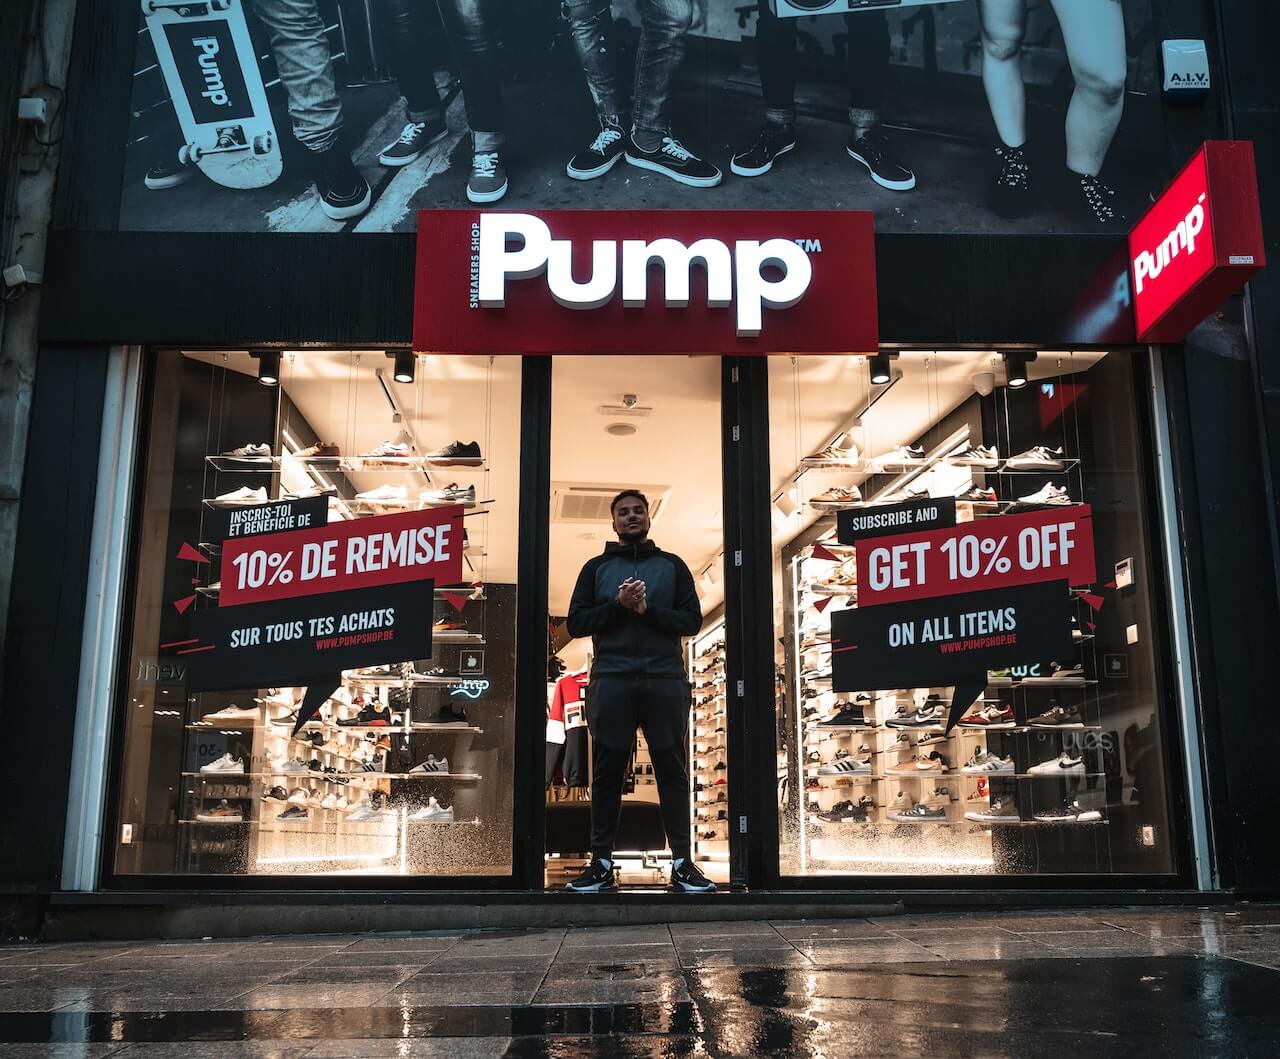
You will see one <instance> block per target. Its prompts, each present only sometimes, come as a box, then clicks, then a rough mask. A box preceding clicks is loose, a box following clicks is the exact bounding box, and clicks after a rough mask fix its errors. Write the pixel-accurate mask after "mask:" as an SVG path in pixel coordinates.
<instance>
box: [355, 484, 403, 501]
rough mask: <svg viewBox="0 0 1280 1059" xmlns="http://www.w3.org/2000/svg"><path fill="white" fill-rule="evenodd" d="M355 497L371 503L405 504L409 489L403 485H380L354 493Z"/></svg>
mask: <svg viewBox="0 0 1280 1059" xmlns="http://www.w3.org/2000/svg"><path fill="white" fill-rule="evenodd" d="M356 499H357V500H364V501H366V502H368V503H371V504H407V503H408V502H409V491H408V490H407V489H406V488H405V487H404V486H403V485H380V486H378V488H376V489H366V490H365V491H364V492H363V493H356Z"/></svg>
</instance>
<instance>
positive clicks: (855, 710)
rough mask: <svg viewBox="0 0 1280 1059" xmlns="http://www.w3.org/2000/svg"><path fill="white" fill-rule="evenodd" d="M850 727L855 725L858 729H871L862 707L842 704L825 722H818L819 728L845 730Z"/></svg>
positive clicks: (850, 703)
mask: <svg viewBox="0 0 1280 1059" xmlns="http://www.w3.org/2000/svg"><path fill="white" fill-rule="evenodd" d="M850 725H855V726H857V727H859V728H870V727H872V726H871V725H870V724H869V723H868V722H867V718H866V716H865V715H864V714H863V712H862V707H861V706H855V705H854V704H853V703H852V702H842V703H841V704H840V709H839V710H837V711H836V712H835V713H834V714H833V715H832V716H830V717H828V718H827V719H826V720H825V721H819V722H818V727H819V728H845V727H848V726H850Z"/></svg>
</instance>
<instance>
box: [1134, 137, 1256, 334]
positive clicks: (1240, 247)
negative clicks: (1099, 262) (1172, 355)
mask: <svg viewBox="0 0 1280 1059" xmlns="http://www.w3.org/2000/svg"><path fill="white" fill-rule="evenodd" d="M1265 264H1266V255H1265V252H1264V250H1263V242H1262V214H1261V211H1260V209H1259V206H1258V178H1257V173H1256V171H1255V168H1254V161H1253V144H1252V143H1250V142H1248V141H1247V140H1209V141H1207V142H1206V143H1205V144H1204V145H1203V146H1202V147H1201V148H1200V150H1199V151H1197V152H1196V153H1195V155H1194V156H1193V157H1192V159H1191V161H1189V162H1188V163H1187V164H1186V165H1185V166H1184V167H1183V168H1182V171H1181V172H1180V173H1178V175H1177V176H1176V177H1174V178H1173V182H1172V183H1171V184H1170V185H1169V186H1168V187H1167V188H1166V189H1165V191H1164V193H1163V194H1162V195H1161V196H1160V197H1159V198H1158V199H1156V201H1155V202H1154V203H1153V204H1152V205H1151V207H1150V208H1149V209H1148V210H1147V212H1146V213H1145V214H1143V216H1142V219H1141V220H1139V221H1138V223H1137V224H1135V225H1134V226H1133V230H1132V231H1131V232H1130V233H1129V272H1130V279H1131V281H1132V284H1133V305H1134V315H1135V317H1136V320H1137V329H1138V340H1139V341H1141V342H1180V341H1182V339H1184V338H1185V337H1186V336H1187V333H1188V332H1189V331H1190V330H1191V329H1192V328H1193V327H1195V325H1196V324H1198V323H1199V322H1200V321H1201V320H1203V319H1204V318H1205V317H1206V316H1208V315H1209V314H1210V313H1211V312H1213V311H1214V310H1215V309H1216V308H1217V307H1218V306H1219V305H1221V304H1222V302H1223V300H1224V299H1225V298H1227V297H1228V296H1229V295H1230V294H1232V293H1233V292H1235V291H1237V290H1239V289H1240V287H1241V286H1243V285H1244V283H1245V281H1246V280H1247V279H1248V278H1249V277H1250V276H1251V275H1253V273H1255V272H1257V271H1258V270H1259V269H1260V268H1262V267H1263V265H1265Z"/></svg>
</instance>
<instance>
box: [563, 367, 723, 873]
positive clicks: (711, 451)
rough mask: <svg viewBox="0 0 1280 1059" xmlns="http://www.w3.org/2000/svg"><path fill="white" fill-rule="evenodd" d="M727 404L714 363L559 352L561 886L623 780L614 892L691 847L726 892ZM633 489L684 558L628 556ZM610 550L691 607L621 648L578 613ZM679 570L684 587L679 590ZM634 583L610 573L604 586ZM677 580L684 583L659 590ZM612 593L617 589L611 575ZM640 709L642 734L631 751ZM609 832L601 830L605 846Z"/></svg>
mask: <svg viewBox="0 0 1280 1059" xmlns="http://www.w3.org/2000/svg"><path fill="white" fill-rule="evenodd" d="M720 405H721V364H720V358H719V357H710V356H707V357H676V356H616V357H608V356H561V357H556V358H554V361H553V368H552V427H551V506H550V513H551V514H550V560H549V563H550V565H549V592H548V628H549V636H550V644H549V653H548V670H547V726H546V751H547V753H546V773H545V777H544V779H545V788H546V883H547V885H548V886H549V887H558V886H562V885H563V884H565V883H566V882H567V881H568V880H570V879H572V878H573V877H575V876H576V875H577V874H578V873H579V871H580V870H581V868H582V866H583V865H584V864H585V863H586V862H587V860H588V859H589V858H590V856H591V853H592V852H593V850H592V846H593V836H592V821H591V798H592V793H593V791H594V792H595V795H596V798H597V800H602V799H603V800H605V801H610V802H611V801H612V798H613V797H616V794H611V793H610V792H611V791H616V789H617V787H618V786H619V785H620V786H621V791H622V796H621V810H620V813H619V816H618V826H617V830H616V833H615V834H614V835H613V836H612V842H611V843H610V844H611V845H612V852H613V854H614V856H613V861H614V863H615V864H616V866H617V868H618V873H617V874H618V882H619V885H621V886H623V887H644V886H665V885H666V884H667V881H668V879H669V875H670V868H671V864H672V858H673V854H674V855H675V856H677V857H678V856H680V855H681V854H682V852H683V850H684V848H686V847H687V848H688V850H689V855H690V856H691V859H692V860H693V861H694V862H695V863H696V864H697V865H698V866H699V868H700V869H701V870H702V871H703V872H704V873H705V874H706V875H707V877H708V878H710V879H712V880H713V881H715V882H717V883H720V884H724V883H727V882H728V881H729V841H728V839H729V834H728V831H729V825H728V821H729V817H730V812H729V803H728V789H729V788H728V776H729V767H728V765H729V763H728V760H727V755H726V747H727V745H728V744H727V739H726V736H727V717H726V700H725V694H724V691H725V684H724V681H725V657H724V656H725V636H724V623H725V615H724V575H723V561H724V533H723V506H724V501H723V489H722V480H721V430H722V426H721V414H720ZM624 490H635V491H637V492H639V493H640V494H642V496H643V499H644V500H645V501H647V505H646V506H647V511H648V516H649V520H650V523H651V527H650V530H649V533H648V539H649V540H650V541H652V542H653V544H654V545H656V546H657V548H658V549H660V552H661V553H667V555H668V556H676V557H678V559H679V562H678V563H676V562H672V561H669V560H664V559H659V560H657V561H655V560H653V559H652V558H646V556H645V551H644V549H641V550H640V551H639V552H637V550H636V549H635V548H634V547H633V548H629V549H625V554H622V553H620V552H619V550H618V545H619V543H620V542H619V536H618V534H617V533H616V532H615V530H614V522H613V516H612V513H611V509H612V507H613V502H614V500H615V498H616V497H617V496H618V495H619V494H620V493H622V492H623V491H624ZM630 499H631V502H632V503H633V504H634V503H635V498H634V497H632V498H630ZM611 546H612V547H611ZM606 550H609V551H610V552H611V553H612V554H614V555H618V554H622V558H623V559H624V560H625V561H624V563H623V565H625V564H626V563H633V564H635V570H636V573H637V576H638V577H639V578H640V579H642V580H643V579H646V578H647V579H649V581H651V582H653V586H652V587H651V588H648V589H647V591H648V592H650V593H652V594H653V597H651V598H655V599H656V594H657V593H659V592H662V593H663V594H664V597H666V598H664V599H663V603H664V604H670V606H671V609H672V610H678V611H679V612H680V616H679V617H669V616H668V615H666V614H661V613H660V612H658V611H656V610H655V615H651V616H650V620H649V621H647V622H645V625H644V628H643V630H640V629H639V626H638V624H637V630H638V631H640V632H641V633H642V635H641V637H640V640H641V641H642V642H639V643H638V646H637V645H630V646H629V644H630V641H628V642H627V643H622V642H620V640H619V639H618V637H617V635H616V634H617V633H618V630H619V628H620V627H619V626H617V625H616V624H613V625H611V624H610V621H609V615H608V614H605V615H603V616H602V617H601V618H600V620H598V621H592V620H570V616H571V613H578V612H580V610H581V607H580V604H581V602H582V599H581V598H580V599H579V600H578V601H577V603H575V602H574V596H575V586H587V585H588V584H589V585H590V586H592V587H591V588H588V591H591V590H593V589H594V588H596V587H598V578H596V577H595V576H594V571H595V569H596V568H597V567H598V566H600V564H601V562H603V560H600V559H598V557H600V556H602V554H603V553H605V552H606ZM637 556H638V558H637ZM593 561H595V562H593ZM584 567H586V568H587V570H588V572H587V575H586V577H585V579H584V580H583V581H582V582H580V581H579V579H580V575H582V574H583V571H584ZM684 568H687V570H688V572H689V580H683V581H682V579H683V569H684ZM626 572H627V571H623V570H621V567H620V566H617V565H616V564H614V565H610V566H608V567H605V568H604V570H603V571H602V573H601V576H602V577H605V578H606V579H607V578H608V577H614V576H615V575H618V576H620V573H626ZM668 574H670V575H671V576H672V577H673V579H674V580H673V583H672V584H670V585H662V584H661V583H660V582H662V581H663V579H664V578H665V577H666V576H667V575H668ZM621 580H625V578H622V579H621ZM690 581H691V584H690ZM607 587H609V588H610V591H612V582H610V583H609V586H607ZM690 589H691V591H689V590H690ZM582 591H583V587H579V594H581V592H582ZM600 591H603V589H600ZM662 609H663V610H667V607H666V606H664V607H663V608H662ZM695 610H696V615H695V614H694V611H695ZM575 634H576V635H575ZM668 653H670V655H671V657H667V655H668ZM676 655H678V657H676ZM668 670H670V671H671V672H670V673H668ZM593 671H594V679H595V682H596V690H595V692H594V695H596V696H600V698H599V699H593V700H592V710H593V711H594V710H596V709H597V708H599V709H601V710H602V711H607V712H608V713H609V715H610V716H611V717H613V716H615V715H617V716H620V717H625V718H626V721H620V722H619V724H620V725H621V729H612V728H611V729H610V738H611V741H613V742H615V743H617V744H618V745H617V746H615V747H610V748H609V750H610V751H611V752H610V753H607V754H605V753H602V752H601V748H599V747H596V746H594V745H593V742H592V735H591V734H590V733H589V731H588V725H587V702H588V696H589V695H592V694H593V693H592V692H591V690H590V689H591V684H592V679H593ZM605 674H613V676H612V678H610V677H608V676H606V675H605ZM672 674H674V675H675V679H674V680H673V679H672ZM686 679H687V681H688V683H687V684H686V683H685V681H686ZM619 688H621V689H622V691H621V692H618V689H619ZM673 689H676V690H675V691H674V692H673ZM606 692H607V693H608V699H609V701H608V702H607V703H606V702H605V701H604V697H605V695H606ZM615 692H618V694H620V695H621V698H619V697H618V695H616V694H615ZM673 695H674V696H675V698H678V699H679V701H674V700H673ZM690 700H691V702H690ZM690 706H691V707H692V708H691V710H690ZM632 716H634V717H635V719H637V720H638V721H640V723H641V730H640V731H638V732H637V733H636V734H635V738H634V742H633V743H631V745H630V746H629V748H627V747H626V746H625V744H626V743H628V742H629V741H630V740H631V735H630V733H629V732H625V731H624V730H625V729H626V728H629V727H630V725H629V724H628V723H627V722H629V721H630V719H631V718H632ZM686 717H687V718H688V723H687V726H686V723H685V720H684V719H685V718H686ZM675 718H678V721H677V720H675ZM673 725H675V726H676V727H673ZM593 727H594V725H593ZM659 744H663V745H659ZM684 769H687V770H688V781H687V782H685V781H684V779H683V777H682V775H681V773H682V771H683V770H684ZM597 770H598V772H597ZM619 771H620V772H621V775H618V774H617V773H618V772H619ZM593 785H594V786H593ZM660 792H662V794H660ZM663 795H665V796H663ZM608 838H609V836H608V835H607V834H605V835H600V834H597V835H596V836H595V842H594V844H595V846H596V850H595V851H596V852H600V851H601V844H602V842H608Z"/></svg>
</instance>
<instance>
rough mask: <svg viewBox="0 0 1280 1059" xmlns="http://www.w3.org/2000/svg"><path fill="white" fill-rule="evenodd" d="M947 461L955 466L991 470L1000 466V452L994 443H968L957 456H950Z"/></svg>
mask: <svg viewBox="0 0 1280 1059" xmlns="http://www.w3.org/2000/svg"><path fill="white" fill-rule="evenodd" d="M947 462H948V463H953V464H955V465H956V466H957V467H982V468H984V469H985V470H988V471H992V470H995V469H996V468H997V467H999V466H1000V453H999V452H997V451H996V447H995V446H994V445H970V446H969V447H968V448H967V449H965V450H964V452H962V453H960V455H959V456H952V457H951V458H950V459H949V460H948V461H947Z"/></svg>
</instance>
